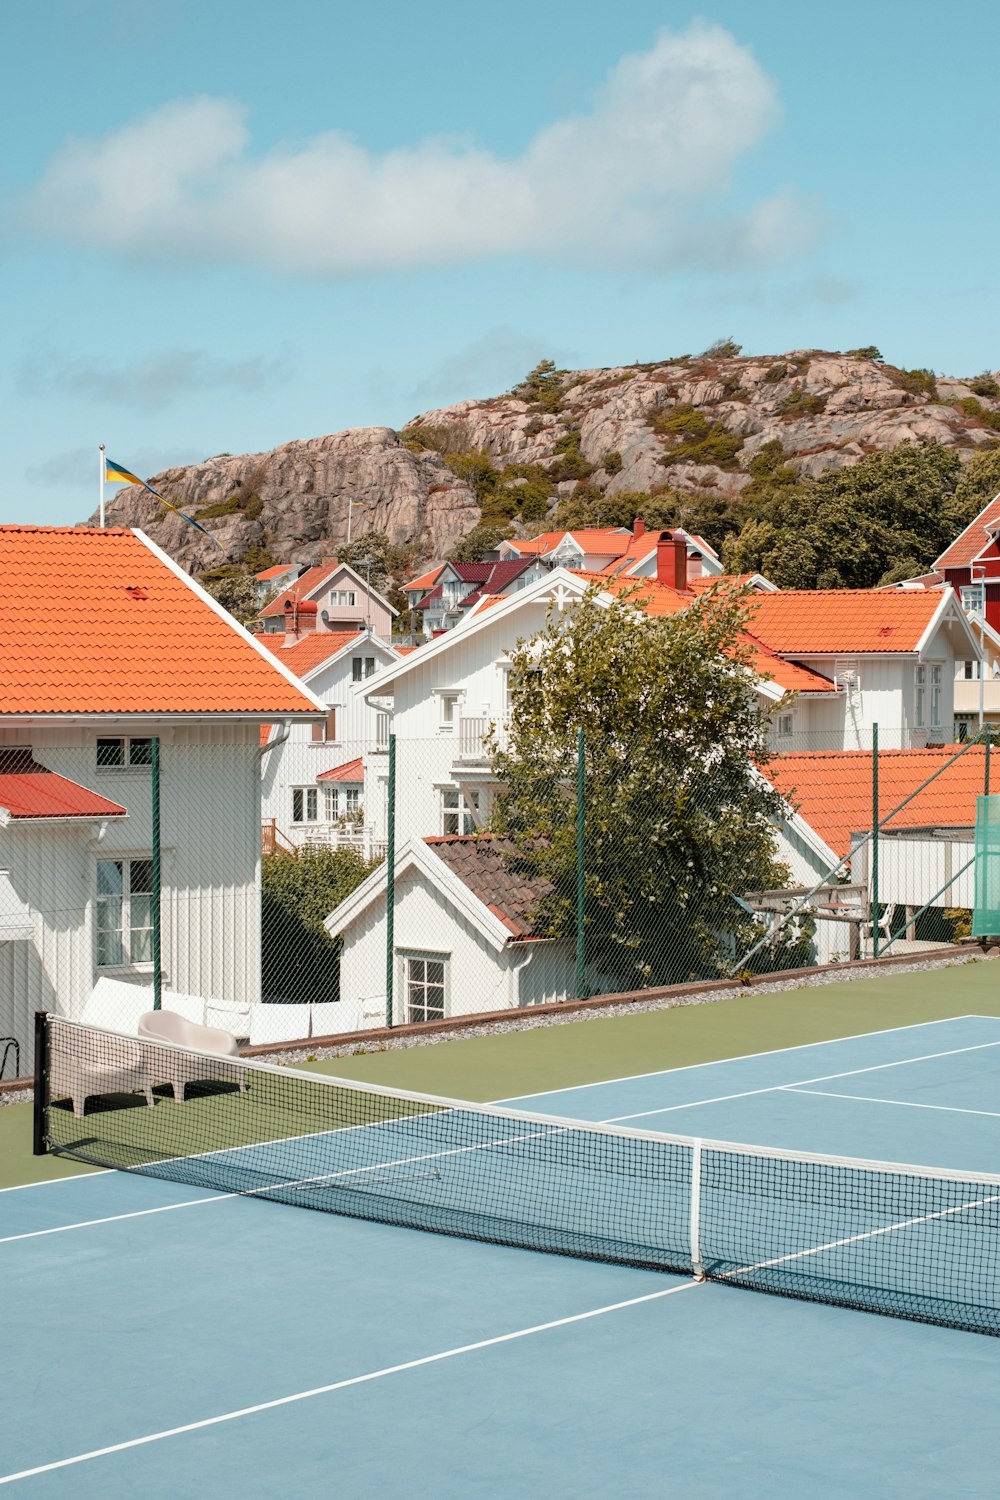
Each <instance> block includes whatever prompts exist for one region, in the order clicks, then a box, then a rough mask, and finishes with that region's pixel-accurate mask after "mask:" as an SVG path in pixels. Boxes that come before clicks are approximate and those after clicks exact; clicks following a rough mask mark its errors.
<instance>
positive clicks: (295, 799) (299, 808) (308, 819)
mask: <svg viewBox="0 0 1000 1500" xmlns="http://www.w3.org/2000/svg"><path fill="white" fill-rule="evenodd" d="M318 821H319V788H318V787H315V786H297V787H293V789H292V822H293V823H316V822H318Z"/></svg>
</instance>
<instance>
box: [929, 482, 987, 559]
mask: <svg viewBox="0 0 1000 1500" xmlns="http://www.w3.org/2000/svg"><path fill="white" fill-rule="evenodd" d="M997 529H1000V495H995V496H994V497H993V499H992V500H991V501H990V503H989V505H985V506H984V507H983V509H982V510H981V511H980V512H979V514H978V516H977V517H976V519H975V520H974V521H970V522H969V524H968V526H966V528H965V530H964V531H963V532H960V533H959V535H958V536H957V537H956V538H955V540H954V541H953V542H952V544H951V546H950V547H946V548H945V549H944V551H943V552H942V553H941V556H940V557H939V558H938V559H937V560H936V561H935V563H934V564H933V566H934V568H935V569H940V568H967V567H968V566H969V564H970V563H971V562H972V561H973V560H974V559H975V558H977V557H978V556H979V554H980V552H982V550H983V548H984V547H985V546H986V545H987V544H988V542H989V537H990V534H991V532H994V531H996V530H997Z"/></svg>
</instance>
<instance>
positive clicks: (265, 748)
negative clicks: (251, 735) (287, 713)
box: [257, 719, 292, 761]
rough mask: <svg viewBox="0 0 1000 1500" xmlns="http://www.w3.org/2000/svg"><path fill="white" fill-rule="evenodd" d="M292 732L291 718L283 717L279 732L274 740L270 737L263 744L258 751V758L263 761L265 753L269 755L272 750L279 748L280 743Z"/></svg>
mask: <svg viewBox="0 0 1000 1500" xmlns="http://www.w3.org/2000/svg"><path fill="white" fill-rule="evenodd" d="M291 732H292V721H291V719H283V720H282V722H281V729H280V731H279V733H278V734H276V735H275V737H274V739H273V740H272V739H269V740H268V741H267V744H266V745H261V747H260V749H259V750H258V751H257V758H258V760H260V761H263V759H264V756H265V755H268V754H269V753H270V752H271V751H272V750H277V748H278V746H279V745H283V744H284V743H285V741H286V740H287V739H288V736H289V735H290V734H291Z"/></svg>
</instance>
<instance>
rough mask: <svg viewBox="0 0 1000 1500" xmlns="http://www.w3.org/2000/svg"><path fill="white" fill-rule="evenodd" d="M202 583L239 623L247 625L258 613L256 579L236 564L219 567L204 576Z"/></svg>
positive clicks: (259, 607)
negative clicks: (212, 572)
mask: <svg viewBox="0 0 1000 1500" xmlns="http://www.w3.org/2000/svg"><path fill="white" fill-rule="evenodd" d="M202 584H203V586H204V588H205V589H206V590H207V592H208V593H210V594H211V596H212V598H213V599H214V600H215V601H216V603H218V604H221V605H222V607H223V609H227V610H228V611H229V613H230V614H231V615H232V616H233V618H234V619H236V620H239V622H240V624H241V625H249V624H250V622H251V620H256V619H257V617H258V615H259V614H260V611H261V603H260V596H259V593H258V589H257V580H256V578H254V576H253V574H252V573H250V572H248V571H247V570H246V569H245V568H242V567H240V566H239V565H238V564H234V565H232V566H231V567H226V568H219V569H217V570H216V572H215V573H214V574H209V575H206V576H204V577H203V578H202Z"/></svg>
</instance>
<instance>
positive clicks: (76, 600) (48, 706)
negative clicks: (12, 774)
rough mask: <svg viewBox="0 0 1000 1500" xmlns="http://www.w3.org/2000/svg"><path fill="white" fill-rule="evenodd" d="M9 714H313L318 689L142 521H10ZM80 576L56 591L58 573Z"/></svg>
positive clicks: (2, 653) (2, 571)
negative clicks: (56, 594) (138, 525)
mask: <svg viewBox="0 0 1000 1500" xmlns="http://www.w3.org/2000/svg"><path fill="white" fill-rule="evenodd" d="M0 575H2V577H3V579H4V587H3V589H2V591H0V714H37V715H43V714H88V715H89V714H95V715H96V714H163V713H166V714H182V715H187V714H206V715H213V716H222V715H226V714H239V715H242V716H250V717H255V716H257V715H270V714H276V715H294V714H303V715H307V716H311V717H316V713H317V709H319V708H321V705H320V704H319V703H318V700H317V699H315V698H314V697H313V695H312V694H311V693H310V692H309V691H308V689H307V688H304V687H303V686H302V685H301V683H299V682H297V681H296V679H295V677H294V676H293V675H292V674H291V673H290V672H287V671H286V670H285V669H284V668H282V667H281V666H280V665H279V664H277V663H276V662H275V661H274V660H273V659H272V658H271V655H270V653H269V652H267V651H266V650H264V648H263V647H261V646H260V645H259V644H257V643H256V642H255V640H254V638H253V637H252V636H251V635H249V634H248V633H247V631H245V630H244V629H243V627H242V626H241V625H238V624H237V623H236V621H235V620H234V619H233V618H232V616H231V615H229V614H227V612H226V611H225V610H224V609H223V608H222V606H221V605H219V604H217V603H216V601H215V600H214V599H212V598H211V597H210V596H209V595H208V594H207V593H206V592H205V590H204V589H203V588H201V586H200V585H199V584H197V583H195V582H194V580H193V579H191V578H189V577H188V576H187V574H186V573H184V572H183V570H182V569H181V568H180V567H179V566H178V565H177V563H175V562H174V561H173V559H172V558H170V557H168V556H167V555H166V553H165V552H161V550H160V549H159V547H157V546H155V545H154V543H152V542H151V541H150V540H149V538H148V537H146V536H144V535H143V533H142V532H141V531H123V530H118V529H114V530H112V529H107V530H103V531H99V530H91V529H90V528H87V527H78V528H73V527H68V526H67V527H51V526H3V527H0ZM56 577H61V578H69V579H72V580H73V587H72V590H71V592H70V594H69V595H67V596H66V599H65V600H63V601H53V597H52V580H53V578H56Z"/></svg>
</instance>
